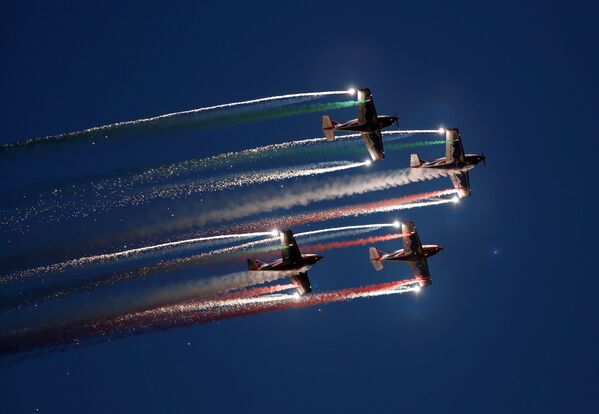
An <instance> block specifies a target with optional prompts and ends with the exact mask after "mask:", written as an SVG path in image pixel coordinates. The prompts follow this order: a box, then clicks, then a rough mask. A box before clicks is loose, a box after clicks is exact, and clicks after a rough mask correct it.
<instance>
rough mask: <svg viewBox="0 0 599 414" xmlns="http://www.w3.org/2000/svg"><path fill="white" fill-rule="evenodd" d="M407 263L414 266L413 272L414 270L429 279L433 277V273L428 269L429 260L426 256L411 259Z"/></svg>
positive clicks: (416, 273)
mask: <svg viewBox="0 0 599 414" xmlns="http://www.w3.org/2000/svg"><path fill="white" fill-rule="evenodd" d="M407 263H408V265H409V266H410V267H411V268H412V272H414V274H415V275H419V276H423V277H425V278H427V279H430V278H431V273H430V272H429V270H428V261H427V260H426V259H425V258H422V259H418V260H413V261H412V260H411V261H409V262H407Z"/></svg>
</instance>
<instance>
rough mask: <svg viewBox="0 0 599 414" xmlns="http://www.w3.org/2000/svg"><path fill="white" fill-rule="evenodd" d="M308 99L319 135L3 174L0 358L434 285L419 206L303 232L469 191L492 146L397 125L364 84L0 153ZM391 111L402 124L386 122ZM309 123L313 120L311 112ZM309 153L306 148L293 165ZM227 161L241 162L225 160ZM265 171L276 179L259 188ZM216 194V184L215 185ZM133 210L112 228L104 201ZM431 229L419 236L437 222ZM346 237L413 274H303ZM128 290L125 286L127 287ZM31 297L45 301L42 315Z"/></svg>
mask: <svg viewBox="0 0 599 414" xmlns="http://www.w3.org/2000/svg"><path fill="white" fill-rule="evenodd" d="M344 94H351V95H354V96H355V100H351V101H340V102H327V103H323V104H310V105H305V104H303V102H305V101H310V100H315V99H323V98H330V97H332V96H336V95H344ZM352 107H353V108H355V110H357V118H356V119H352V120H349V121H346V122H342V123H338V122H335V121H333V120H332V119H331V116H330V115H329V114H328V113H327V112H328V111H330V110H335V109H340V108H352ZM310 112H319V115H320V116H321V122H322V125H321V128H322V132H323V134H324V137H320V138H310V139H302V140H296V141H291V142H285V143H276V144H271V145H266V146H264V147H256V148H249V149H245V150H242V151H238V152H227V153H222V154H217V155H211V156H209V157H204V158H199V159H184V160H179V161H176V162H165V163H162V164H160V165H150V166H147V167H146V166H144V167H140V168H137V169H136V168H129V169H128V170H119V171H118V172H117V173H110V174H112V175H110V174H105V175H101V174H98V175H94V176H92V175H89V176H87V178H86V179H85V180H84V181H81V180H80V181H76V180H73V181H72V182H68V185H67V184H66V183H67V179H66V178H64V177H60V180H63V181H64V183H63V181H60V180H58V179H57V180H56V181H54V182H52V180H51V179H46V180H45V181H38V182H34V183H33V184H31V183H30V184H28V186H27V187H26V189H25V190H23V189H12V188H10V189H9V190H11V191H12V193H10V192H7V198H6V200H5V201H4V202H3V204H2V205H0V210H1V212H2V216H3V221H2V226H4V227H5V230H6V232H9V231H12V232H13V233H14V234H15V239H17V240H19V238H20V239H22V240H24V242H23V243H22V245H23V246H24V247H22V248H21V249H20V250H18V251H15V253H14V254H12V257H11V260H9V261H8V264H7V263H6V262H7V261H6V260H4V262H3V263H2V264H1V265H2V266H3V267H2V268H0V270H1V272H0V295H1V297H2V300H1V301H0V358H1V357H11V356H13V355H17V354H23V353H35V352H36V351H38V350H41V349H48V348H50V349H66V347H67V346H68V345H73V344H79V343H81V342H82V341H86V340H88V339H96V340H97V339H98V338H104V339H112V338H117V337H121V336H126V335H129V334H131V333H135V334H139V333H144V332H153V331H157V330H166V329H172V328H175V327H179V326H188V325H193V324H198V323H206V322H210V321H215V320H222V319H225V318H231V317H236V316H242V315H248V314H257V313H263V312H270V311H275V310H284V309H289V308H300V307H308V306H314V305H322V304H326V303H331V302H336V301H345V300H348V299H355V298H360V297H372V296H378V295H386V294H393V293H406V292H418V291H419V290H420V289H421V288H423V287H427V286H431V285H432V276H433V275H434V273H435V271H434V265H433V266H431V267H432V270H431V267H429V262H428V259H429V258H430V257H432V256H434V255H436V254H437V253H439V252H440V251H441V250H442V249H443V247H442V246H440V245H437V244H422V242H421V240H420V237H419V234H418V232H417V229H416V225H415V224H414V223H413V222H412V221H409V220H402V221H401V222H400V221H396V222H393V223H375V224H364V223H357V224H354V225H348V226H342V227H328V228H326V227H320V228H318V229H314V228H315V227H310V229H309V230H307V231H301V230H305V229H304V228H302V226H304V225H314V226H319V225H320V223H323V222H326V221H330V220H337V219H352V220H356V219H358V218H359V217H364V216H369V215H372V214H377V213H387V212H394V211H400V210H408V209H413V208H420V207H427V206H434V205H439V204H444V203H452V202H457V201H458V200H459V199H461V198H464V197H468V196H470V195H471V193H472V191H471V187H470V177H469V171H470V170H471V169H473V168H474V167H475V166H476V165H477V164H479V163H480V162H481V161H482V162H483V163H484V162H485V156H484V155H482V154H481V155H478V154H466V153H465V151H464V147H463V143H462V137H461V135H460V131H459V130H458V129H457V128H441V129H436V130H400V129H399V118H398V116H397V114H395V115H393V116H391V115H378V114H377V110H376V108H375V103H374V100H373V95H372V93H371V91H370V89H368V88H360V89H357V90H353V89H351V90H349V91H330V92H314V93H302V94H292V95H281V96H275V97H268V98H260V99H254V100H251V101H243V102H235V103H230V104H223V105H216V106H211V107H206V108H199V109H195V110H190V111H183V112H178V113H171V114H167V115H161V116H156V117H152V118H144V119H139V120H136V121H127V122H118V123H114V124H110V125H104V126H101V127H95V128H89V129H86V130H82V131H77V132H70V133H65V134H61V135H53V136H47V137H41V138H33V139H28V140H23V141H19V142H16V143H13V144H7V145H4V146H3V147H2V151H1V152H0V156H7V157H8V156H10V157H14V158H16V157H17V156H18V155H19V154H22V153H26V152H27V151H28V150H29V148H30V147H39V148H43V147H44V146H45V145H46V144H50V143H51V144H53V145H52V146H50V145H48V147H49V148H50V147H51V148H52V151H55V150H56V148H61V146H63V145H69V143H71V142H82V143H88V144H90V145H96V142H100V143H105V142H110V140H117V139H124V138H123V137H125V138H126V137H127V134H128V133H129V132H128V131H130V130H135V131H136V132H135V133H136V136H139V135H140V131H141V132H142V133H143V132H145V131H152V132H155V131H157V130H165V131H169V130H170V129H172V128H173V127H175V126H176V127H177V128H179V127H183V126H186V127H188V126H190V125H191V126H193V125H198V126H201V127H202V128H206V127H208V126H210V127H212V126H214V125H218V124H219V123H222V124H225V123H226V124H229V125H230V124H231V123H234V122H249V121H252V120H265V119H272V118H277V117H283V116H291V115H295V114H301V113H310ZM219 117H220V118H219ZM394 124H395V125H396V126H397V128H398V129H395V130H394V129H391V128H389V127H391V126H392V125H394ZM314 129H315V130H318V124H317V123H316V125H315V127H314ZM420 133H428V134H443V135H444V140H436V141H421V142H417V143H410V144H404V143H403V142H401V140H402V139H404V138H405V137H408V136H414V135H415V134H420ZM356 138H357V139H356ZM360 139H361V142H363V144H362V143H361V142H360ZM363 145H364V146H365V147H366V151H367V153H368V154H369V156H370V157H369V159H367V160H366V161H360V162H356V161H352V160H345V161H340V160H339V159H335V160H333V161H324V162H320V163H315V162H313V159H314V158H315V157H316V156H317V155H323V156H337V155H338V154H354V153H358V154H360V153H366V151H365V150H364V146H363ZM434 145H445V155H444V156H443V157H440V158H437V159H435V160H433V161H425V160H422V159H421V158H420V157H419V155H418V154H416V153H413V154H412V155H411V156H410V159H409V164H408V163H406V164H407V165H405V168H399V169H398V168H392V169H388V170H386V171H381V170H377V171H375V172H371V173H362V174H353V175H351V174H347V175H342V176H340V175H338V174H340V173H342V172H344V171H348V172H351V171H355V170H358V169H359V168H365V166H368V165H370V164H371V163H373V162H376V166H377V167H384V166H386V164H387V163H389V162H390V161H389V159H390V158H391V157H390V156H389V154H390V153H391V152H392V151H398V150H402V149H412V148H414V147H428V146H434ZM385 147H387V148H385ZM385 149H387V157H386V154H385ZM42 151H43V150H39V151H38V153H39V152H42ZM277 157H278V158H280V159H283V160H284V161H285V164H284V165H283V166H282V167H281V168H269V169H263V170H257V169H255V168H254V169H252V168H253V165H254V164H255V162H256V161H260V160H263V159H268V160H273V159H275V160H276V159H278V158H277ZM302 157H306V158H309V159H310V161H311V162H312V163H311V164H307V165H300V166H289V165H290V163H291V162H292V161H296V160H299V159H301V158H302ZM393 158H394V159H395V160H399V161H398V162H401V163H402V164H403V161H401V160H406V161H407V156H406V157H405V158H402V157H395V156H394V157H393ZM233 167H235V168H237V169H243V168H246V169H247V170H242V171H241V172H236V171H234V172H231V168H233ZM219 168H221V169H224V170H225V171H224V172H223V173H220V175H218V174H217V173H214V172H213V171H215V170H218V169H219ZM370 168H372V167H370ZM210 174H213V175H212V176H211V175H210ZM214 174H217V175H214ZM301 177H308V178H309V177H314V178H313V179H312V181H310V185H309V186H305V185H302V183H298V182H296V181H294V182H292V183H291V184H289V185H288V186H286V187H284V186H283V185H279V183H280V182H282V181H284V180H290V179H294V180H298V179H300V178H301ZM436 178H441V179H442V180H446V179H447V178H449V180H450V182H451V188H448V189H446V190H437V191H429V192H426V193H417V194H408V195H406V194H404V195H403V196H402V197H395V198H388V199H383V200H381V199H380V197H376V198H375V196H373V195H371V193H373V192H375V191H378V192H379V193H378V194H380V192H381V191H385V192H386V191H387V190H390V189H392V188H396V187H399V186H405V185H408V184H411V183H415V182H419V181H426V180H432V179H436ZM48 183H50V184H48ZM269 183H274V184H276V185H277V187H268V185H270V184H269ZM44 186H50V187H48V188H46V187H44ZM61 186H62V187H61ZM249 186H262V187H257V188H260V189H261V190H260V191H249V192H245V190H244V189H245V188H247V187H249ZM57 188H58V189H57ZM238 188H240V190H239V191H242V190H243V191H244V197H243V201H242V202H239V200H238V199H235V198H234V196H235V194H237V193H236V189H238ZM283 188H284V189H283ZM221 193H222V197H212V194H221ZM279 194H280V195H279ZM32 195H34V196H32ZM353 195H361V196H363V197H369V198H370V199H369V200H368V202H366V203H359V204H348V203H345V204H341V202H338V203H337V205H335V206H329V207H326V208H322V207H319V209H314V208H312V206H311V205H313V204H317V203H320V202H325V201H331V200H335V201H337V200H343V199H344V198H346V197H349V196H353ZM211 197H212V198H211ZM228 197H229V198H228ZM160 203H163V204H160ZM339 204H341V205H339ZM164 206H166V207H164ZM144 208H147V210H143V209H144ZM160 208H164V213H166V214H163V215H161V216H160V219H159V220H156V221H155V222H151V223H150V222H147V220H151V218H152V217H153V215H158V213H157V212H158V211H159V209H160ZM126 209H129V210H131V211H132V213H131V217H129V219H128V220H130V223H132V226H131V227H134V231H131V230H128V231H121V230H120V228H119V223H122V222H123V219H120V221H119V222H117V223H116V225H115V224H114V223H112V224H110V220H111V217H112V216H110V215H109V213H110V212H113V211H119V212H121V211H127V210H126ZM138 209H139V211H142V213H138V212H137V211H138ZM292 209H295V210H301V211H290V210H292ZM144 211H146V212H147V211H151V215H150V214H149V213H148V214H147V215H146V216H144V213H143V212H144ZM90 214H95V216H93V221H92V220H91V219H89V220H88V221H87V222H86V223H87V225H89V226H96V227H93V229H94V236H95V237H96V238H95V239H94V240H93V243H91V242H89V241H85V239H83V237H84V234H83V232H79V231H77V229H76V225H75V224H72V223H77V220H83V219H86V218H87V217H88V216H89V215H90ZM123 214H125V213H123ZM277 214H280V215H277ZM103 220H106V222H103ZM61 223H64V227H62V228H63V229H64V233H65V235H64V239H65V240H66V241H65V245H64V246H61V245H58V244H57V245H56V246H49V247H48V246H44V248H43V249H39V250H38V251H34V250H31V251H28V250H27V249H28V248H30V249H34V248H35V247H36V246H39V244H36V242H37V240H36V237H35V229H36V228H39V229H40V230H39V231H40V232H42V231H45V230H44V229H45V227H44V226H50V225H51V226H54V227H52V228H60V227H59V226H60V225H61ZM90 223H91V224H90ZM36 226H37V227H36ZM115 228H116V230H115ZM385 228H390V229H395V230H396V231H397V232H396V233H393V234H384V235H379V236H370V237H365V235H364V234H363V233H367V232H371V231H377V230H381V229H385ZM32 229H33V230H32ZM273 229H274V230H273ZM28 234H32V235H31V236H28ZM426 236H427V240H428V238H429V237H431V235H430V234H427V235H426ZM28 237H29V238H28ZM351 237H353V238H351ZM348 238H351V239H349V240H347V239H348ZM327 239H328V240H327ZM331 239H344V240H342V241H339V240H331ZM298 240H299V241H298ZM393 240H395V241H398V240H401V242H400V244H401V245H400V246H398V247H400V248H399V249H397V250H395V251H391V252H389V253H386V252H384V251H382V250H380V249H379V248H378V247H377V244H378V243H382V242H389V243H394V242H393ZM61 241H62V240H58V241H57V243H59V242H61ZM157 241H158V242H157ZM67 242H68V243H67ZM69 243H70V244H69ZM378 245H379V246H380V244H378ZM352 246H363V247H360V248H361V249H362V248H363V256H360V257H352V260H363V261H364V263H367V262H366V261H367V260H369V261H370V263H371V264H372V267H373V268H374V271H372V269H371V271H372V276H373V277H375V276H377V275H379V274H380V273H376V272H378V271H380V270H382V269H383V266H384V264H385V266H387V265H388V269H391V268H393V269H394V272H395V271H397V272H404V267H403V266H401V265H400V266H396V264H395V263H391V262H403V263H404V264H406V265H408V266H407V267H406V268H405V269H406V270H408V269H409V272H410V274H409V276H408V277H406V278H403V279H401V280H397V281H393V282H385V283H378V284H372V285H367V286H361V287H354V288H352V287H350V288H347V287H344V288H343V289H341V290H334V291H326V290H321V289H319V288H318V284H316V286H314V285H313V282H314V278H317V277H318V274H317V273H316V272H317V271H318V270H317V269H318V266H317V267H315V269H314V270H313V271H312V270H311V271H310V272H311V273H312V272H313V273H314V274H312V275H311V277H312V280H311V279H310V278H309V277H308V270H309V269H311V268H312V267H313V266H315V265H316V264H318V263H319V262H320V261H321V260H322V259H323V258H324V257H325V256H326V253H324V254H322V255H321V252H324V251H327V250H333V249H341V248H348V247H352ZM65 252H67V253H65ZM240 261H241V263H240ZM243 261H246V262H247V267H246V266H244V265H243ZM219 263H225V264H227V265H228V266H229V267H232V270H231V273H228V274H225V275H222V274H216V275H215V274H214V273H210V276H209V277H208V276H204V277H201V278H196V277H193V273H194V272H197V269H200V268H202V269H208V270H205V271H210V272H213V269H214V266H216V264H219ZM321 266H322V265H321ZM166 274H168V275H172V276H170V277H169V278H168V279H164V278H163V280H162V281H161V283H159V284H153V283H152V280H153V277H154V276H162V275H166ZM165 280H167V281H168V283H166V282H165ZM132 284H134V285H133V286H135V287H134V288H130V287H129V288H128V289H129V290H125V291H123V290H117V292H118V293H117V294H113V293H110V294H109V293H106V296H102V295H101V293H98V294H96V295H95V296H94V295H91V296H90V292H92V293H93V292H112V290H111V289H119V287H120V286H123V285H126V286H131V285H132ZM131 291H133V292H134V294H133V297H132V298H128V297H127V294H130V292H131ZM123 292H124V293H123ZM84 295H88V296H87V297H88V298H97V297H100V298H101V299H100V300H97V301H96V302H91V299H89V304H88V306H86V305H87V302H86V301H85V300H81V297H84V298H85V296H84ZM63 303H66V304H67V305H69V306H67V305H64V306H63V305H62V304H63ZM73 304H76V305H73ZM46 310H48V311H46ZM36 312H44V315H43V317H40V316H38V315H37V314H36ZM46 312H47V313H46ZM46 315H52V318H50V317H48V316H46ZM96 342H97V341H96Z"/></svg>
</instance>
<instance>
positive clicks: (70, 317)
mask: <svg viewBox="0 0 599 414" xmlns="http://www.w3.org/2000/svg"><path fill="white" fill-rule="evenodd" d="M308 267H309V266H308ZM308 267H302V268H299V269H293V270H281V271H251V272H250V271H246V272H237V273H231V274H228V275H224V276H216V277H211V278H207V279H200V280H191V281H187V282H184V283H179V284H178V285H174V286H165V287H161V288H159V289H149V290H146V291H145V292H143V291H142V292H139V291H137V292H136V293H135V295H134V296H132V295H130V294H127V295H123V296H115V297H112V298H111V300H110V301H102V302H98V303H85V304H79V305H78V306H77V308H76V309H56V310H54V311H53V312H49V311H48V310H46V311H45V312H44V314H43V315H42V314H39V315H37V316H36V315H34V316H33V317H30V318H29V320H27V321H25V322H23V321H21V322H17V326H15V327H13V328H12V330H9V331H7V332H4V333H3V334H2V335H1V336H0V339H1V340H2V341H3V340H4V339H5V338H3V337H4V336H8V337H11V336H16V337H18V336H20V335H27V334H28V333H29V332H36V331H46V330H49V331H54V330H56V329H61V328H63V327H65V326H71V325H78V324H81V323H84V324H94V323H96V322H97V321H101V320H103V319H109V318H114V317H117V316H119V315H122V314H124V313H131V312H140V311H142V310H145V309H151V308H155V307H160V306H168V305H169V304H174V303H179V302H181V301H188V300H191V299H194V298H206V297H211V296H214V295H216V294H220V293H226V292H230V291H233V290H239V289H244V288H247V287H249V286H253V285H259V284H263V283H267V282H272V281H275V280H278V279H282V278H286V277H290V276H294V275H297V274H298V273H301V272H305V271H306V270H307V268H308ZM19 325H24V326H19ZM5 329H6V328H5ZM2 341H0V342H2Z"/></svg>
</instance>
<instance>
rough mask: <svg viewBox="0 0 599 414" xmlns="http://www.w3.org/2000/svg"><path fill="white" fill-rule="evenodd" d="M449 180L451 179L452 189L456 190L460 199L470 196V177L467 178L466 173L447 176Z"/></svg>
mask: <svg viewBox="0 0 599 414" xmlns="http://www.w3.org/2000/svg"><path fill="white" fill-rule="evenodd" d="M449 178H451V182H452V183H453V186H454V188H455V189H456V190H458V194H459V196H460V198H462V197H467V196H469V195H470V177H469V176H468V171H462V172H459V173H453V174H449Z"/></svg>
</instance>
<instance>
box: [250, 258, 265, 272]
mask: <svg viewBox="0 0 599 414" xmlns="http://www.w3.org/2000/svg"><path fill="white" fill-rule="evenodd" d="M262 264H263V263H262V262H261V261H260V260H257V259H256V258H254V257H248V270H258V269H260V266H261V265H262Z"/></svg>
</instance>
